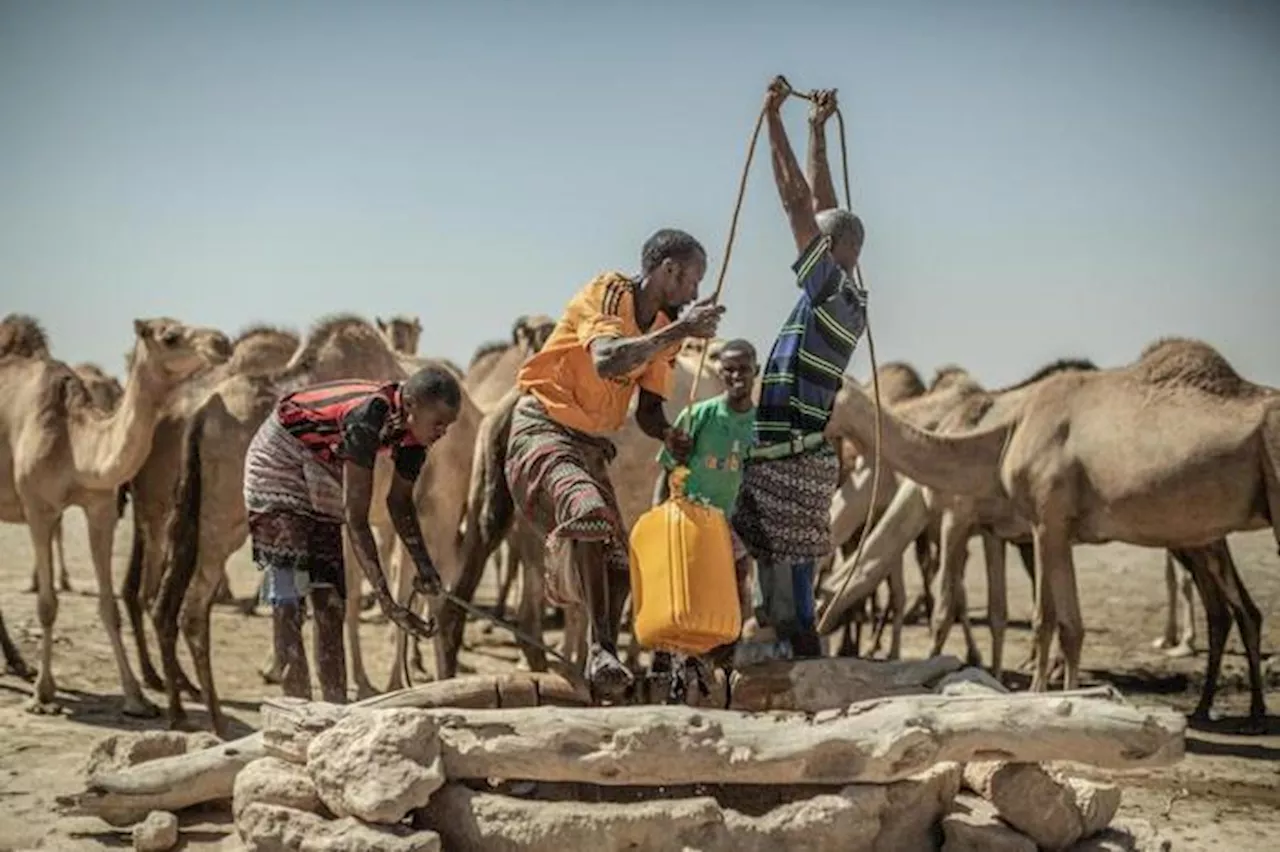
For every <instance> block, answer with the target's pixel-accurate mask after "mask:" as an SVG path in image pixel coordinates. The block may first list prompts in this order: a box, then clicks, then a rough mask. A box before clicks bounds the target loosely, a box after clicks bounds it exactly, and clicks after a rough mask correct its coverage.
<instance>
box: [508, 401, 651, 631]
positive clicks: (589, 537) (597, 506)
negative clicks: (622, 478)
mask: <svg viewBox="0 0 1280 852" xmlns="http://www.w3.org/2000/svg"><path fill="white" fill-rule="evenodd" d="M616 453H617V450H616V449H615V447H614V446H613V443H612V442H611V441H609V440H608V439H606V438H599V437H596V436H594V435H588V434H586V433H584V432H579V431H578V430H576V429H571V428H569V427H567V426H562V425H561V424H559V423H557V422H556V421H555V420H553V419H551V416H550V415H549V414H547V411H546V409H545V408H543V406H542V403H540V402H539V401H538V400H537V399H536V398H535V397H533V396H529V395H527V394H526V395H524V396H522V397H520V399H519V401H518V402H517V403H516V408H515V412H514V414H513V416H512V421H511V437H510V439H509V440H508V443H507V462H506V475H507V484H508V486H509V487H510V488H511V496H512V498H513V500H514V501H515V505H516V508H517V509H518V510H519V511H520V512H521V513H522V514H523V515H524V517H525V518H526V519H527V520H528V521H529V522H530V524H532V525H533V527H534V529H536V530H537V531H538V532H539V533H540V534H542V535H544V536H546V538H547V559H546V566H545V571H544V581H545V592H546V595H547V600H548V601H549V602H550V603H551V604H553V605H555V606H565V605H567V604H571V603H582V602H583V595H582V591H581V587H580V583H579V581H578V577H577V573H576V572H575V570H574V564H575V560H574V548H572V547H571V546H570V545H571V544H572V543H574V542H578V543H582V542H591V543H598V544H599V545H600V546H601V551H602V558H603V560H604V563H605V566H606V567H608V568H614V569H620V570H623V571H626V570H627V567H628V566H627V560H628V556H627V533H626V529H625V528H624V527H623V524H622V514H621V512H620V511H619V509H618V503H617V498H616V496H615V495H614V491H613V483H612V482H610V480H609V462H610V461H612V460H613V457H614V455H615V454H616Z"/></svg>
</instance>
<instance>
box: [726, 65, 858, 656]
mask: <svg viewBox="0 0 1280 852" xmlns="http://www.w3.org/2000/svg"><path fill="white" fill-rule="evenodd" d="M790 91H791V90H790V88H789V87H788V86H787V84H786V81H785V80H783V79H782V78H781V77H779V78H776V79H775V80H774V81H773V82H772V83H771V84H770V86H769V92H768V95H767V97H766V101H765V106H766V110H767V120H768V126H769V142H770V147H771V149H772V159H773V173H774V179H775V181H776V182H777V186H778V193H779V195H780V196H781V198H782V206H783V208H784V209H785V211H786V213H787V218H788V219H789V220H790V223H791V232H792V234H793V235H794V237H795V241H796V247H797V249H799V251H800V257H799V259H798V260H797V261H796V262H795V264H793V266H792V269H793V271H794V272H795V274H796V286H797V287H798V288H799V290H800V295H799V298H798V299H797V301H796V306H795V307H794V308H793V309H792V311H791V315H790V316H789V317H788V318H787V321H786V323H785V324H784V325H783V326H782V330H781V331H780V332H779V333H778V337H777V340H776V341H775V342H774V344H773V349H772V351H771V352H770V354H769V359H768V361H767V362H766V364H765V369H764V374H763V376H762V378H761V391H760V403H759V405H758V407H757V409H756V444H757V446H756V447H755V448H754V449H753V450H752V453H751V456H750V458H749V459H748V463H747V467H746V469H745V475H744V479H743V484H742V492H741V495H740V497H739V507H738V510H737V511H736V512H735V513H734V526H735V528H736V529H737V531H738V534H739V535H740V536H741V537H742V540H743V542H744V543H745V544H746V546H747V548H748V550H749V551H751V554H752V555H753V556H754V557H755V559H756V570H757V575H756V579H757V588H756V621H757V625H758V627H759V628H761V630H760V631H759V632H758V633H757V641H764V640H769V639H771V640H773V641H775V642H776V644H775V646H774V649H773V651H772V652H771V653H773V654H775V655H781V656H791V655H794V656H802V657H803V656H820V655H821V653H822V649H821V644H820V642H819V640H818V635H817V631H816V629H815V625H814V622H815V613H814V609H815V607H814V598H813V572H814V566H815V565H816V563H817V561H818V560H820V559H821V558H822V557H824V556H826V555H827V554H828V553H830V552H831V548H832V542H831V527H830V520H829V513H830V507H831V498H832V495H833V494H834V493H835V489H836V487H837V485H838V475H839V462H838V459H837V457H836V454H835V452H834V450H833V449H832V447H831V445H830V444H829V443H828V442H827V441H826V440H825V438H824V436H823V430H824V429H825V428H826V425H827V420H828V419H829V418H830V416H831V409H832V406H833V405H834V403H835V398H836V393H837V392H838V391H839V390H840V386H841V382H842V377H843V375H844V371H845V368H846V367H847V366H848V364H849V359H850V358H851V357H852V355H853V350H854V347H855V346H856V345H857V342H858V339H859V338H860V337H861V336H862V332H863V330H864V328H865V327H866V310H867V295H866V292H865V291H864V290H862V289H861V288H860V287H859V286H858V285H857V283H856V282H855V281H854V278H853V271H854V267H855V266H856V265H857V262H858V254H859V253H860V251H861V250H862V241H863V227H862V222H861V221H860V220H859V219H858V217H857V216H855V215H853V214H852V213H850V212H849V211H847V210H840V209H838V208H837V206H836V194H835V188H834V185H833V184H832V182H831V169H830V167H829V166H828V164H827V153H826V133H825V130H824V127H825V124H826V121H827V119H828V118H830V116H831V115H832V113H833V112H834V111H835V106H836V97H835V92H834V91H820V92H818V93H817V96H816V98H815V103H814V105H813V108H812V110H811V112H810V115H809V127H810V141H809V178H808V180H806V179H805V175H804V173H803V172H802V171H801V170H800V166H799V164H798V163H797V162H796V158H795V154H794V153H793V152H792V150H791V145H790V143H789V142H788V141H787V134H786V129H785V127H784V126H783V124H782V118H781V116H780V114H779V113H780V109H781V107H782V104H783V102H784V101H785V100H786V99H787V97H788V96H789V95H790ZM770 634H772V636H770Z"/></svg>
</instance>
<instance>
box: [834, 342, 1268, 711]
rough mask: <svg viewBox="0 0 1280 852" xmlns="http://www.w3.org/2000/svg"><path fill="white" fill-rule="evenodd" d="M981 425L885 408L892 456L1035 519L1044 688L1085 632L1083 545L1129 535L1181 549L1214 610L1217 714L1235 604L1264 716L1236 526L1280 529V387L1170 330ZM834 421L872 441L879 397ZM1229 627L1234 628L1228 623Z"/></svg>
mask: <svg viewBox="0 0 1280 852" xmlns="http://www.w3.org/2000/svg"><path fill="white" fill-rule="evenodd" d="M1001 409H1002V410H1000V411H998V412H995V413H993V414H992V415H991V416H990V417H984V418H983V422H982V425H981V426H979V427H977V428H976V429H973V430H970V431H966V432H962V433H958V434H938V433H934V432H930V431H928V430H925V429H921V428H919V427H916V426H914V425H913V424H911V423H909V422H906V421H905V420H903V419H901V418H899V417H898V416H897V415H896V413H895V412H893V411H890V410H886V411H884V412H883V420H884V426H885V428H884V438H885V439H884V443H883V447H884V456H885V458H887V459H889V461H890V463H891V464H893V465H894V467H895V468H897V469H898V470H900V471H901V472H902V473H904V474H905V475H907V476H909V477H911V478H912V479H914V480H916V481H917V482H919V483H921V484H922V485H924V486H925V487H928V488H932V489H934V490H936V491H938V492H941V493H944V494H947V495H956V496H965V497H969V498H973V499H977V500H992V499H994V500H997V501H999V500H1003V501H1007V504H1008V505H1009V506H1010V507H1011V508H1012V514H1014V515H1016V516H1017V517H1019V518H1020V519H1022V521H1023V522H1024V523H1026V524H1028V525H1029V526H1030V528H1031V533H1032V540H1033V546H1034V548H1035V561H1036V566H1037V583H1036V617H1035V629H1034V633H1035V651H1034V654H1035V657H1036V669H1035V673H1034V676H1033V678H1032V684H1031V686H1032V689H1033V690H1034V691H1044V690H1045V689H1046V688H1047V686H1048V673H1049V672H1048V669H1049V655H1048V651H1049V647H1050V644H1051V642H1052V641H1053V638H1054V635H1055V634H1056V635H1057V637H1058V642H1059V646H1060V647H1061V650H1062V654H1063V657H1064V662H1065V664H1064V672H1063V686H1064V688H1065V689H1075V688H1076V686H1077V684H1078V682H1079V672H1080V658H1081V651H1082V648H1083V641H1084V628H1083V621H1082V619H1081V615H1080V604H1079V599H1078V597H1077V593H1076V583H1075V569H1074V564H1073V562H1072V554H1071V547H1072V545H1073V544H1075V543H1084V544H1102V543H1106V542H1110V541H1124V542H1128V543H1130V544H1136V545H1139V546H1144V547H1159V548H1165V549H1169V550H1173V551H1181V552H1184V553H1185V554H1186V555H1188V556H1189V557H1190V559H1189V562H1190V564H1191V566H1193V567H1194V566H1199V568H1201V569H1203V570H1200V571H1197V570H1192V576H1193V578H1194V579H1195V581H1196V584H1197V588H1198V589H1199V591H1200V594H1201V599H1202V600H1203V602H1204V604H1205V609H1206V613H1210V615H1209V618H1208V622H1209V625H1210V636H1209V660H1208V673H1207V675H1206V679H1205V689H1204V691H1203V692H1202V694H1201V698H1200V702H1199V704H1198V705H1197V707H1196V709H1195V711H1194V713H1193V714H1192V716H1193V718H1196V719H1203V718H1205V717H1206V716H1207V714H1208V712H1209V709H1210V707H1211V705H1212V701H1213V693H1214V690H1215V688H1216V681H1217V677H1218V673H1219V669H1220V666H1221V655H1222V650H1223V647H1224V646H1225V641H1226V632H1227V630H1229V627H1230V616H1234V619H1235V621H1236V623H1237V625H1238V626H1239V627H1240V632H1241V637H1242V640H1243V644H1244V646H1245V651H1246V655H1247V657H1248V663H1249V674H1250V683H1251V692H1252V698H1251V702H1250V724H1251V725H1253V726H1256V725H1258V724H1260V723H1261V722H1262V721H1263V718H1264V716H1265V712H1266V706H1265V702H1264V700H1263V696H1262V687H1261V652H1260V624H1261V613H1259V611H1258V609H1257V607H1256V605H1255V604H1254V603H1253V600H1252V599H1251V598H1250V596H1249V594H1248V591H1247V590H1246V589H1245V588H1244V586H1243V584H1241V583H1240V581H1239V577H1238V576H1237V575H1236V573H1235V570H1234V565H1233V564H1232V562H1231V559H1230V553H1229V551H1228V550H1227V548H1226V542H1225V536H1226V535H1227V534H1229V533H1232V532H1240V531H1247V530H1254V529H1266V528H1269V529H1271V530H1272V531H1273V533H1274V534H1275V535H1276V538H1277V540H1278V541H1280V390H1278V389H1275V388H1270V387H1265V386H1262V385H1257V384H1253V383H1251V382H1249V381H1246V380H1245V379H1243V378H1241V377H1240V375H1239V374H1238V373H1237V372H1236V371H1235V369H1234V368H1232V366H1231V365H1230V364H1229V363H1228V362H1227V360H1226V359H1225V358H1223V357H1222V355H1221V354H1219V353H1218V352H1217V351H1216V350H1215V349H1214V348H1213V347H1211V346H1210V345H1208V344H1207V343H1205V342H1203V341H1200V340H1194V339H1187V338H1176V337H1175V338H1163V339H1161V340H1158V341H1156V342H1155V343H1153V344H1151V345H1150V346H1148V347H1147V348H1146V349H1145V350H1143V352H1142V353H1141V355H1140V356H1139V358H1138V359H1137V360H1136V361H1134V362H1133V363H1131V364H1128V365H1126V366H1123V367H1117V368H1113V369H1108V370H1097V371H1070V372H1064V373H1060V374H1058V375H1054V376H1050V377H1048V378H1046V379H1044V380H1043V381H1041V382H1039V383H1037V384H1036V385H1035V386H1034V387H1032V388H1029V389H1027V391H1026V392H1025V393H1022V394H1020V395H1019V399H1018V400H1017V402H1016V403H1015V404H1011V405H1007V406H1002V407H1001ZM832 425H833V429H834V430H835V431H836V432H838V433H839V434H842V435H848V436H850V437H852V438H854V439H855V440H862V441H866V440H870V439H871V438H872V436H873V435H874V429H875V407H874V404H873V403H872V402H871V401H870V400H869V399H868V398H867V396H866V394H865V393H863V392H862V391H861V390H860V389H859V388H857V387H855V386H852V385H851V384H849V383H847V382H846V384H845V387H844V388H843V389H842V391H841V394H840V404H839V405H838V406H837V415H836V416H834V417H833V424H832ZM1228 608H1229V611H1230V616H1228V617H1226V618H1224V617H1223V614H1224V613H1225V612H1226V611H1227V609H1228ZM1224 624H1225V627H1224Z"/></svg>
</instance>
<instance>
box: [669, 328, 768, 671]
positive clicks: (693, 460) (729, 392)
mask: <svg viewBox="0 0 1280 852" xmlns="http://www.w3.org/2000/svg"><path fill="white" fill-rule="evenodd" d="M719 372H720V380H721V381H722V382H724V386H725V392H724V393H722V394H720V395H719V396H717V397H712V398H711V399H704V400H702V401H701V402H697V403H694V404H693V405H692V406H690V407H689V408H687V409H685V411H684V412H683V413H682V414H681V415H680V417H679V418H677V419H676V422H675V425H674V427H673V429H675V430H678V431H679V434H678V435H676V436H673V438H672V440H669V441H668V442H667V443H666V444H665V445H664V446H663V448H662V451H661V452H660V453H659V454H658V462H659V463H660V464H661V465H662V467H663V473H662V475H661V476H659V477H658V484H657V487H656V489H655V491H654V505H657V504H658V503H661V502H662V501H663V500H666V499H667V496H668V484H667V474H668V473H669V472H670V471H671V470H673V469H674V468H675V467H676V466H677V465H680V464H683V465H684V466H686V467H688V468H689V478H688V479H687V480H685V485H684V491H685V496H686V497H688V498H690V499H692V500H695V501H699V502H705V503H709V504H710V505H712V506H715V507H716V508H717V509H719V510H720V511H721V512H724V516H725V519H726V520H727V519H729V518H730V517H732V515H733V509H734V504H735V503H736V502H737V500H738V489H739V488H740V487H741V486H742V464H743V462H744V461H745V460H746V458H747V451H748V450H749V449H750V447H751V446H752V445H753V444H754V443H755V421H756V409H755V404H754V403H753V402H752V401H751V388H752V385H754V384H755V378H756V375H757V374H758V373H759V372H760V366H759V364H758V363H757V361H756V350H755V347H754V346H752V345H751V343H750V342H748V341H746V340H741V339H738V340H730V341H729V342H728V343H726V344H725V345H724V347H723V348H721V350H720V367H719ZM672 448H674V451H673V449H672ZM729 534H730V535H731V536H732V537H733V566H734V570H735V572H736V573H737V578H738V603H739V606H740V607H741V608H742V613H743V616H742V617H743V619H744V621H745V620H746V619H747V618H748V617H749V616H750V612H751V609H750V608H751V588H750V585H749V580H748V572H747V567H748V561H747V560H748V557H747V549H746V547H745V546H744V545H743V544H742V541H741V540H740V539H739V538H738V534H737V533H736V532H734V531H733V527H732V526H730V527H729ZM661 656H662V659H659V658H658V657H655V660H654V667H653V668H654V669H655V670H659V669H661V668H662V667H663V666H664V665H665V664H666V660H665V655H661Z"/></svg>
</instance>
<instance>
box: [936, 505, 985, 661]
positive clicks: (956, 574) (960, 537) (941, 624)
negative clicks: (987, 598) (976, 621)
mask: <svg viewBox="0 0 1280 852" xmlns="http://www.w3.org/2000/svg"><path fill="white" fill-rule="evenodd" d="M971 529H972V526H971V523H970V519H969V517H968V516H967V515H964V516H961V515H960V514H959V513H957V512H955V511H953V510H947V511H944V512H943V513H942V530H941V536H942V541H941V547H942V581H941V588H940V589H939V590H938V591H939V594H940V596H941V603H942V606H941V608H940V610H939V611H938V612H939V618H938V619H937V620H936V621H935V622H934V625H933V645H932V647H931V648H930V650H929V655H930V656H933V657H936V656H938V655H939V654H941V653H942V649H943V647H944V646H945V645H946V644H947V637H948V636H949V635H950V633H951V627H952V625H953V624H955V622H956V621H957V620H959V621H960V625H961V629H962V630H963V631H964V639H965V649H966V651H965V653H966V657H967V659H968V661H969V664H970V665H981V664H982V654H981V653H980V652H979V651H978V648H977V643H976V642H975V641H974V638H973V630H972V627H971V626H970V625H969V608H968V606H967V603H968V601H967V599H966V596H965V590H964V573H965V565H966V563H967V562H968V559H969V533H970V531H971Z"/></svg>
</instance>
